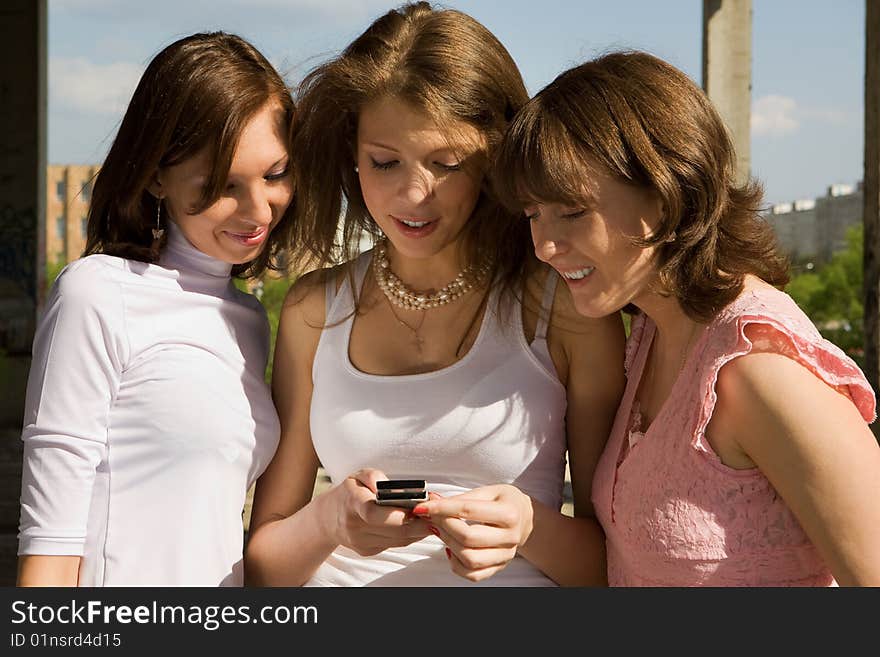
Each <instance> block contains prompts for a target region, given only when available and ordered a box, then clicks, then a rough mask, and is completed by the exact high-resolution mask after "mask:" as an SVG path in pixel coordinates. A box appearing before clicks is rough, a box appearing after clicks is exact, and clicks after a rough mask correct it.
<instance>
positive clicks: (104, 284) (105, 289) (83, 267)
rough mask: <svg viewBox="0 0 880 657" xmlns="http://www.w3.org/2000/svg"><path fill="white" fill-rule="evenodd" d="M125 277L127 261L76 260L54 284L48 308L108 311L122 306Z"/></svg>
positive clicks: (100, 257) (111, 258) (93, 257)
mask: <svg viewBox="0 0 880 657" xmlns="http://www.w3.org/2000/svg"><path fill="white" fill-rule="evenodd" d="M126 273H127V269H126V264H125V260H123V259H122V258H117V257H115V256H105V255H90V256H86V257H85V258H80V259H79V260H74V261H73V262H71V263H70V264H68V265H67V266H66V267H64V269H62V270H61V272H60V273H59V274H58V277H57V278H56V279H55V282H54V283H53V284H52V288H51V292H50V294H49V298H48V299H47V302H46V307H47V309H49V308H52V307H55V306H62V307H64V308H65V309H68V310H70V309H73V308H80V309H104V310H106V311H109V310H111V309H112V308H115V307H117V306H119V305H121V303H122V284H123V282H124V281H125V278H126Z"/></svg>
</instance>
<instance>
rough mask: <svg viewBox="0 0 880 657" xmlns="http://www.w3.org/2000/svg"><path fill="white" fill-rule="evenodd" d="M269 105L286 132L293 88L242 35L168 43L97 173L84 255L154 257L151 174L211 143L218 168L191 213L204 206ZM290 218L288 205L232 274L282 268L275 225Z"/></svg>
mask: <svg viewBox="0 0 880 657" xmlns="http://www.w3.org/2000/svg"><path fill="white" fill-rule="evenodd" d="M269 102H278V104H279V105H280V106H281V107H282V108H283V110H284V113H285V120H286V122H287V127H288V130H289V128H290V126H291V125H292V122H293V118H294V105H293V98H292V96H291V94H290V91H289V89H288V88H287V85H285V83H284V81H283V80H282V79H281V76H280V75H279V74H278V72H277V71H276V70H275V69H274V68H273V67H272V65H271V64H270V63H269V62H268V60H266V58H265V57H264V56H263V55H262V54H261V53H260V52H259V51H258V50H257V49H256V48H255V47H254V46H252V45H251V44H250V43H248V42H247V41H245V40H244V39H242V38H241V37H239V36H236V35H234V34H228V33H225V32H210V33H199V34H193V35H190V36H188V37H184V38H182V39H180V40H178V41H175V42H174V43H172V44H171V45H169V46H167V47H166V48H165V49H163V50H162V51H161V52H160V53H159V54H158V55H156V56H155V57H154V58H153V60H152V61H151V62H150V64H149V65H148V66H147V69H146V70H145V71H144V74H143V75H142V76H141V79H140V82H139V83H138V85H137V88H136V89H135V92H134V95H133V96H132V98H131V101H130V102H129V104H128V109H127V110H126V112H125V116H124V117H123V118H122V123H121V124H120V126H119V131H118V133H117V135H116V138H115V139H114V140H113V144H112V146H111V147H110V151H109V152H108V153H107V157H106V159H105V160H104V164H103V165H102V166H101V170H100V171H99V173H98V176H97V178H96V179H95V185H94V188H93V190H92V201H91V205H90V208H89V219H88V239H87V241H86V248H85V253H84V255H89V254H91V253H106V254H109V255H116V256H121V257H124V258H131V259H134V260H140V261H143V262H152V261H154V259H155V253H153V252H151V249H150V246H151V243H152V241H153V237H152V228H153V227H154V226H155V222H156V204H157V200H156V199H155V198H154V197H153V196H152V195H151V194H150V193H149V191H148V186H149V185H150V182H151V180H152V179H153V176H154V175H155V174H156V172H157V171H158V170H159V169H161V168H163V167H167V166H172V165H174V164H178V163H180V162H183V161H184V160H187V159H188V158H190V157H192V156H194V155H195V154H196V153H198V152H199V151H201V150H202V149H203V148H211V149H212V155H213V157H212V160H213V168H212V171H211V173H210V176H209V178H208V181H207V183H206V184H205V189H204V192H203V194H202V198H201V199H200V202H199V206H198V207H196V208H194V209H193V210H192V211H193V213H198V212H202V211H203V210H205V209H206V208H207V207H209V206H210V205H212V204H213V203H214V202H215V201H216V200H217V199H218V198H219V197H220V193H221V192H222V191H223V188H224V187H225V185H226V177H227V175H228V173H229V167H230V165H231V163H232V158H233V156H234V153H235V148H236V146H237V144H238V140H239V137H240V136H241V133H242V131H243V130H244V128H245V126H246V125H247V124H248V122H249V120H250V119H251V118H252V117H253V116H254V115H255V114H256V113H257V112H258V111H259V110H260V109H261V108H263V107H264V106H265V105H266V104H267V103H269ZM291 217H292V209H290V208H289V209H288V211H287V212H285V214H284V216H283V217H282V219H281V221H280V222H279V226H278V227H277V228H276V229H275V230H274V231H273V232H272V233H271V234H270V235H269V238H268V242H267V245H266V247H265V248H264V249H263V250H262V251H261V252H260V255H259V256H258V257H257V258H256V259H255V260H253V261H251V262H247V263H243V264H239V265H235V266H234V267H233V268H232V272H233V274H235V275H250V276H258V275H259V274H261V273H262V272H263V271H264V270H265V269H266V268H267V267H270V268H273V269H277V268H278V267H279V265H278V264H276V263H275V262H274V261H275V259H276V257H277V256H279V255H280V254H281V253H282V252H283V249H282V244H283V242H282V240H281V238H280V235H281V232H282V231H279V228H282V227H283V226H284V225H286V224H287V223H289V222H290V221H291ZM281 264H283V263H281Z"/></svg>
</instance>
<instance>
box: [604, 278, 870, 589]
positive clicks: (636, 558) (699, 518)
mask: <svg viewBox="0 0 880 657" xmlns="http://www.w3.org/2000/svg"><path fill="white" fill-rule="evenodd" d="M748 325H752V328H751V329H750V330H749V335H750V336H751V337H752V338H753V339H754V342H753V341H752V340H750V339H749V338H747V337H746V335H745V328H746V326H748ZM654 330H655V326H654V323H653V322H652V321H651V320H650V319H646V318H645V317H644V316H638V317H636V318H634V320H633V325H632V331H631V335H630V338H629V341H628V343H627V354H626V367H627V377H628V382H627V388H626V392H625V393H624V397H623V400H622V401H621V405H620V408H619V409H618V411H617V417H616V419H615V422H614V427H613V428H612V431H611V436H610V438H609V440H608V444H607V446H606V448H605V451H604V453H603V455H602V457H601V459H600V461H599V464H598V466H597V468H596V474H595V478H594V480H593V494H592V497H593V504H594V506H595V509H596V514H597V516H598V518H599V520H600V522H601V523H602V525H603V527H604V529H605V534H606V537H607V538H606V542H607V553H608V582H609V584H610V585H611V586H832V585H834V584H835V582H834V579H833V577H832V575H831V572H830V571H829V570H828V568H827V566H826V565H825V564H824V563H823V561H822V559H821V557H820V556H819V553H818V551H817V550H816V548H815V547H813V545H812V544H811V543H810V541H809V539H808V538H807V536H806V534H805V533H804V531H803V529H802V528H801V527H800V525H799V524H798V522H797V520H796V519H795V517H794V515H793V514H792V513H791V511H790V510H789V509H788V507H787V506H786V505H785V503H784V502H783V500H782V498H780V496H779V495H778V494H777V493H776V491H775V490H774V489H773V487H772V486H771V485H770V482H769V481H768V480H767V478H766V477H764V475H763V474H762V473H761V472H760V471H759V470H758V469H757V468H752V469H748V470H736V469H733V468H730V467H728V466H726V465H724V464H723V463H722V462H721V461H720V459H719V458H718V456H717V455H716V454H715V452H714V451H713V449H712V447H711V445H709V443H708V441H707V440H706V439H705V430H706V426H707V425H708V423H709V420H710V419H711V417H712V411H713V409H714V407H715V401H716V395H715V381H716V380H717V377H718V370H719V369H720V368H721V366H722V365H724V364H725V363H727V362H728V361H730V360H731V359H733V358H736V357H737V356H741V355H743V354H747V353H749V352H750V351H753V350H760V351H773V352H778V353H782V354H785V355H786V356H788V357H790V358H793V359H794V360H796V361H798V362H799V363H801V364H803V365H804V366H805V367H807V368H808V369H809V370H810V371H812V372H813V373H814V374H815V375H816V376H818V377H819V378H821V379H822V380H823V381H825V382H826V383H828V385H830V386H832V387H834V388H835V389H837V390H839V391H840V392H841V393H843V394H845V395H847V396H848V397H849V398H850V399H851V400H852V401H853V403H854V404H855V405H856V407H857V408H858V409H859V412H860V413H861V414H862V416H863V417H864V418H865V420H866V421H867V422H872V421H873V420H874V419H875V417H876V415H875V399H874V393H873V391H872V390H871V387H870V385H869V384H868V382H867V381H866V379H865V377H864V375H863V374H862V372H861V370H859V368H858V367H857V366H856V365H855V363H853V361H852V360H851V359H850V358H849V357H847V356H846V355H845V354H844V353H843V352H842V351H841V350H840V349H839V348H838V347H836V346H835V345H834V344H832V343H831V342H828V341H827V340H825V339H823V338H822V337H821V335H820V334H819V332H818V331H817V330H816V328H815V326H813V324H812V323H811V322H810V320H809V319H808V318H807V316H806V315H804V313H803V312H802V311H801V310H800V309H799V308H798V307H797V305H796V304H795V303H794V301H793V300H792V299H791V298H790V297H789V296H788V295H787V294H784V293H782V292H779V291H778V290H775V289H773V288H763V287H762V288H758V289H755V290H750V291H747V292H743V294H741V295H740V296H739V297H738V298H737V299H736V300H735V301H734V302H733V303H732V304H730V305H729V306H728V307H727V308H725V309H724V310H723V311H722V312H721V313H719V315H718V317H716V318H715V319H714V320H713V321H712V322H711V323H710V324H709V325H708V326H707V327H706V329H705V330H704V331H703V333H702V334H701V335H700V337H699V339H698V340H697V343H696V344H695V345H694V347H693V349H692V351H691V353H690V355H689V356H688V360H687V362H686V363H685V367H684V369H683V370H682V372H681V374H680V375H679V377H678V380H677V381H676V383H675V385H674V387H673V390H672V392H671V393H670V396H669V398H668V399H667V401H666V403H665V404H664V405H663V407H662V408H661V410H660V412H659V413H658V414H657V417H656V418H655V419H654V421H653V422H652V423H651V425H650V427H649V428H648V430H647V432H645V433H642V432H641V423H640V415H639V412H638V408H636V404H635V403H634V398H635V394H636V390H637V389H638V386H639V381H640V379H641V376H642V371H643V369H644V366H645V361H646V358H647V354H648V349H649V347H650V345H651V340H652V339H653V337H654ZM830 438H836V439H838V440H845V438H846V437H845V436H833V437H830Z"/></svg>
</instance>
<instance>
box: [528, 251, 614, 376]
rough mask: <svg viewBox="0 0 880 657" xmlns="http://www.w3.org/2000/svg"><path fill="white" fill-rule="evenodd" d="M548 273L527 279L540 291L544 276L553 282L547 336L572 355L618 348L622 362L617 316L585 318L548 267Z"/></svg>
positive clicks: (565, 287)
mask: <svg viewBox="0 0 880 657" xmlns="http://www.w3.org/2000/svg"><path fill="white" fill-rule="evenodd" d="M546 269H547V270H548V271H540V270H539V271H538V272H537V273H536V274H535V275H533V276H532V277H530V279H533V282H531V283H529V285H531V286H539V289H540V290H542V291H543V289H544V285H545V282H546V281H547V277H548V276H550V277H552V278H553V280H554V281H555V283H552V284H555V291H554V294H553V309H552V311H551V313H550V327H549V331H548V336H551V339H556V340H558V341H559V342H560V344H562V345H563V346H564V347H565V349H566V351H567V352H569V353H573V351H574V350H584V349H592V348H596V349H598V348H602V349H606V350H607V349H608V348H609V347H614V348H615V349H618V348H619V354H616V355H619V356H620V357H621V362H623V361H622V358H623V344H624V341H625V337H626V336H625V332H624V327H623V320H622V318H621V315H620V313H612V314H610V315H606V316H605V317H586V316H584V315H581V314H580V313H579V312H578V310H577V308H576V307H575V304H574V299H573V298H572V296H571V291H570V290H569V289H568V286H567V285H566V284H565V282H564V281H563V280H562V279H561V277H560V276H559V275H558V274H557V273H556V272H555V271H554V270H552V269H550V268H549V267H548V268H546Z"/></svg>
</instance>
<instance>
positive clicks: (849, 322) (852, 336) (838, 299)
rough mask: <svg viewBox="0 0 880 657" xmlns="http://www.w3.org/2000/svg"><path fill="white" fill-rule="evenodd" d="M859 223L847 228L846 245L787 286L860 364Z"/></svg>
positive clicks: (825, 331)
mask: <svg viewBox="0 0 880 657" xmlns="http://www.w3.org/2000/svg"><path fill="white" fill-rule="evenodd" d="M863 239H864V238H863V230H862V226H861V225H858V226H853V227H851V228H850V229H849V230H848V231H847V235H846V241H847V248H846V249H845V250H844V251H840V252H839V253H836V254H834V256H833V257H832V258H831V261H830V262H829V263H828V264H826V265H824V266H822V267H819V268H818V269H816V270H815V271H808V272H805V273H802V274H798V275H796V276H794V277H793V278H792V280H791V282H790V283H789V284H788V287H787V288H786V292H788V293H789V294H790V295H791V296H792V298H793V299H794V300H795V301H796V302H797V304H798V305H799V306H800V307H801V309H802V310H803V311H804V312H805V313H806V314H807V315H808V316H809V317H810V319H811V320H813V322H814V323H815V324H816V326H817V327H818V328H819V331H820V332H821V333H822V335H823V336H824V337H826V338H827V339H829V340H831V341H832V342H833V343H834V344H836V345H837V346H838V347H840V348H841V349H843V350H844V351H845V352H846V353H847V354H848V355H849V356H851V357H852V358H853V359H854V360H855V361H856V362H857V363H858V364H859V365H860V366H862V365H863V361H862V358H863V356H864V344H865V333H864V326H863V325H862V321H863V318H864V314H865V311H864V307H863V305H862V281H863V269H862V244H863Z"/></svg>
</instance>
